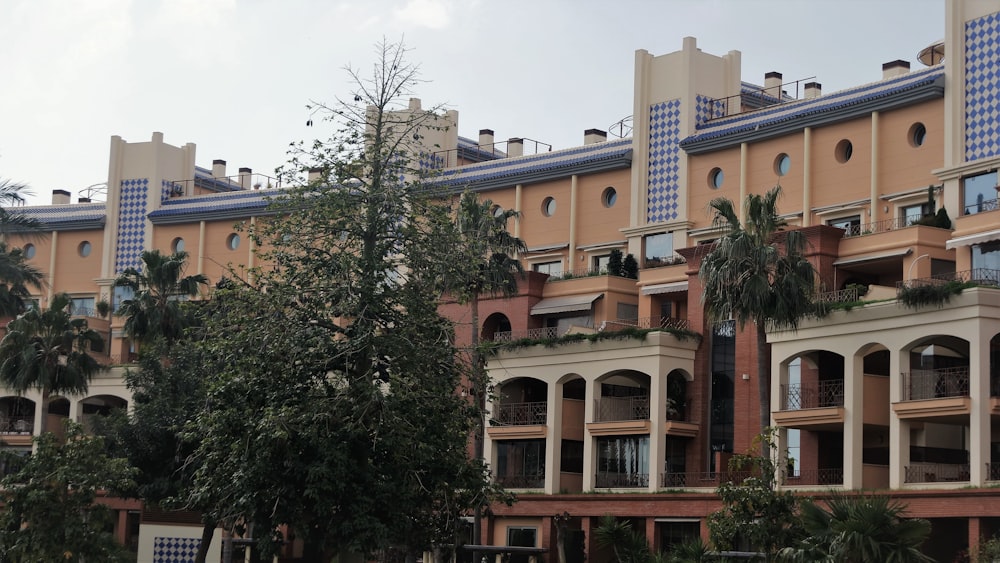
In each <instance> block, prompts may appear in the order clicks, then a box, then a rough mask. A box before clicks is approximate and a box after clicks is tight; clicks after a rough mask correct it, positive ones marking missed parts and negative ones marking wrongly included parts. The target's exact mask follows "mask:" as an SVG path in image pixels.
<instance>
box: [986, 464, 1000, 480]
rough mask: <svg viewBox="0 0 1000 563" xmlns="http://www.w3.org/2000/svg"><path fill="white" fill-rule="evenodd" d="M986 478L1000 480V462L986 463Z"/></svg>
mask: <svg viewBox="0 0 1000 563" xmlns="http://www.w3.org/2000/svg"><path fill="white" fill-rule="evenodd" d="M986 480H987V481H1000V463H987V464H986Z"/></svg>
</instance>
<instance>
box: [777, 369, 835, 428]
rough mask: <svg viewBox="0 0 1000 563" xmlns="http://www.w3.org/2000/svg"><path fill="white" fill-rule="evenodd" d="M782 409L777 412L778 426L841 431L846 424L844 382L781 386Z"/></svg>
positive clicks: (833, 381)
mask: <svg viewBox="0 0 1000 563" xmlns="http://www.w3.org/2000/svg"><path fill="white" fill-rule="evenodd" d="M780 409H781V410H780V411H778V412H775V413H774V420H775V422H776V423H777V424H778V426H783V427H786V428H809V429H812V430H821V429H828V430H838V429H840V428H842V426H843V424H844V413H845V411H844V381H843V380H841V379H838V380H832V381H820V382H818V383H814V384H809V385H801V384H790V385H789V384H785V385H782V386H781V405H780Z"/></svg>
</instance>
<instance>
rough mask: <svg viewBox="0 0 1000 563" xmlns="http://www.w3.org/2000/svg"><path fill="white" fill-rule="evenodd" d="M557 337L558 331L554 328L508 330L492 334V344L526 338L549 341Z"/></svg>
mask: <svg viewBox="0 0 1000 563" xmlns="http://www.w3.org/2000/svg"><path fill="white" fill-rule="evenodd" d="M558 336H559V329H558V328H557V327H554V326H547V327H543V328H529V329H528V330H510V331H504V332H496V333H494V334H493V342H513V341H515V340H521V339H522V338H527V339H531V340H549V339H553V338H557V337H558Z"/></svg>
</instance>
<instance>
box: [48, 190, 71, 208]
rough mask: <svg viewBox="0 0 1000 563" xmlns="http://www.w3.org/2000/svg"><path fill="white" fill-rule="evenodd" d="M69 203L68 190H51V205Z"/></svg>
mask: <svg viewBox="0 0 1000 563" xmlns="http://www.w3.org/2000/svg"><path fill="white" fill-rule="evenodd" d="M64 203H70V199H69V192H67V191H66V190H52V205H62V204H64Z"/></svg>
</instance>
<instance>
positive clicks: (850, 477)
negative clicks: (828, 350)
mask: <svg viewBox="0 0 1000 563" xmlns="http://www.w3.org/2000/svg"><path fill="white" fill-rule="evenodd" d="M844 360H845V361H844V467H843V469H844V484H843V487H844V489H848V490H850V489H860V488H862V487H863V483H862V476H863V475H864V466H863V462H862V459H863V454H864V423H865V420H864V417H865V413H864V405H865V401H864V399H865V395H864V390H865V375H864V371H865V366H864V358H863V357H862V356H860V355H854V356H853V357H848V358H845V359H844Z"/></svg>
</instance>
